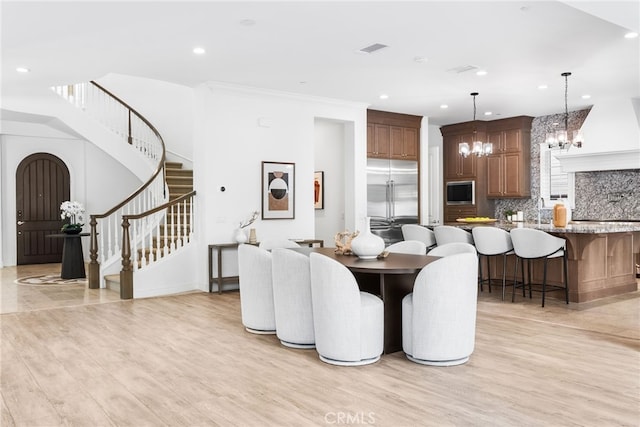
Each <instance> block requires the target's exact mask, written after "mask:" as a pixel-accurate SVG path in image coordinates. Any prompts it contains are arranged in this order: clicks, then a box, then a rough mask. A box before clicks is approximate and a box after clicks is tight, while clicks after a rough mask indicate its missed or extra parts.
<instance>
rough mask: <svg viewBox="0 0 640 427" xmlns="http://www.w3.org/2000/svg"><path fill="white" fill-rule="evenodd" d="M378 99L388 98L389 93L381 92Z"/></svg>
mask: <svg viewBox="0 0 640 427" xmlns="http://www.w3.org/2000/svg"><path fill="white" fill-rule="evenodd" d="M380 99H389V95H387V94H384V93H383V94H382V95H380Z"/></svg>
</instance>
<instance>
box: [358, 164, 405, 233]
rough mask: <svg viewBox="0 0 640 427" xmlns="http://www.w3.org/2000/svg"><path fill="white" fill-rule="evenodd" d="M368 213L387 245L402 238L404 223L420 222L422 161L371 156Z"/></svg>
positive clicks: (372, 226)
mask: <svg viewBox="0 0 640 427" xmlns="http://www.w3.org/2000/svg"><path fill="white" fill-rule="evenodd" d="M367 216H369V217H371V231H372V232H373V233H375V234H377V235H379V236H380V237H382V238H383V239H384V240H385V244H386V245H390V244H391V243H395V242H399V241H400V240H402V230H401V227H402V225H403V224H417V223H418V162H416V161H412V160H388V159H367Z"/></svg>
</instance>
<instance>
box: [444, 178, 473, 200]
mask: <svg viewBox="0 0 640 427" xmlns="http://www.w3.org/2000/svg"><path fill="white" fill-rule="evenodd" d="M446 197H447V205H475V204H476V182H475V181H448V182H447V194H446Z"/></svg>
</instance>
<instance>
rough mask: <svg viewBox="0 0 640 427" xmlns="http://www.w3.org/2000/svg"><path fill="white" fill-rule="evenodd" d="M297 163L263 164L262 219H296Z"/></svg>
mask: <svg viewBox="0 0 640 427" xmlns="http://www.w3.org/2000/svg"><path fill="white" fill-rule="evenodd" d="M295 168H296V165H295V163H283V162H262V219H294V218H295Z"/></svg>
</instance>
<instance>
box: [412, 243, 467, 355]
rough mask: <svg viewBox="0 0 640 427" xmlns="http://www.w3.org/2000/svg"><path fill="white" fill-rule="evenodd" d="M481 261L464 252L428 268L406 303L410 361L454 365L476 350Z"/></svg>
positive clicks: (417, 280)
mask: <svg viewBox="0 0 640 427" xmlns="http://www.w3.org/2000/svg"><path fill="white" fill-rule="evenodd" d="M477 271H478V257H477V256H476V255H475V254H473V253H460V254H455V255H449V256H446V257H443V258H441V259H439V260H437V261H434V262H432V263H430V264H428V265H426V266H425V267H424V268H423V269H422V270H421V271H420V273H418V276H417V277H416V280H415V283H414V287H413V292H412V293H410V294H409V295H407V296H405V297H404V298H403V300H402V349H403V350H404V352H405V353H406V355H407V358H408V359H409V360H411V361H414V362H417V363H421V364H425V365H438V366H449V365H459V364H462V363H465V362H466V361H468V360H469V357H470V355H471V353H473V350H474V348H475V332H476V308H477V296H478V286H477V282H476V280H477Z"/></svg>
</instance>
